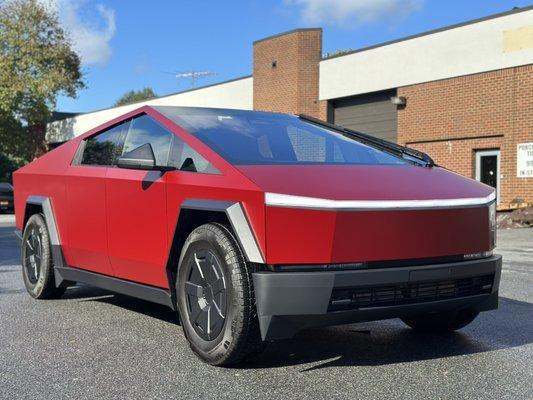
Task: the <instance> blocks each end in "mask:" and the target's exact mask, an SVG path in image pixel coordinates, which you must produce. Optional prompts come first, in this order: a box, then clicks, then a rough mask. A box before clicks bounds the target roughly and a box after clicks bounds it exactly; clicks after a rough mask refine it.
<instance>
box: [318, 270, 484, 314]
mask: <svg viewBox="0 0 533 400" xmlns="http://www.w3.org/2000/svg"><path fill="white" fill-rule="evenodd" d="M493 281H494V275H484V276H477V277H473V278H463V279H455V280H445V281H430V282H417V283H401V284H396V285H383V286H366V287H354V288H342V289H334V290H333V293H332V294H331V299H330V302H329V308H328V311H343V310H354V309H359V308H370V307H387V306H397V305H404V304H416V303H424V302H429V301H437V300H446V299H453V298H458V297H468V296H475V295H480V294H489V293H491V290H492V284H493Z"/></svg>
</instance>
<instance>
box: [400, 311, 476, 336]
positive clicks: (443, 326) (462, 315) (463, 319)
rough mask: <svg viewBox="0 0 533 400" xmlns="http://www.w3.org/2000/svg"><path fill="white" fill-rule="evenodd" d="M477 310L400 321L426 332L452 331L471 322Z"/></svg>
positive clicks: (436, 314) (422, 316)
mask: <svg viewBox="0 0 533 400" xmlns="http://www.w3.org/2000/svg"><path fill="white" fill-rule="evenodd" d="M478 314H479V312H477V311H473V310H468V309H466V310H458V311H449V312H442V313H435V314H427V315H420V316H417V317H411V318H402V321H403V322H404V323H405V324H406V325H408V326H410V327H411V328H413V329H414V330H417V331H420V332H427V333H445V332H453V331H456V330H458V329H461V328H464V327H465V326H467V325H468V324H469V323H471V322H472V321H473V320H474V319H475V318H476V317H477V316H478Z"/></svg>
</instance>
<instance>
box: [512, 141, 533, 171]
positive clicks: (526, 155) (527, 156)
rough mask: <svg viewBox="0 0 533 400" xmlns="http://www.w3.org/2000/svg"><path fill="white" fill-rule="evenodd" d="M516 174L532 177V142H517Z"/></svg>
mask: <svg viewBox="0 0 533 400" xmlns="http://www.w3.org/2000/svg"><path fill="white" fill-rule="evenodd" d="M516 176H517V177H519V178H533V143H519V144H518V146H517V150H516Z"/></svg>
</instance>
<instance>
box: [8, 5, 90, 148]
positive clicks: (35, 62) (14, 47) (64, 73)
mask: <svg viewBox="0 0 533 400" xmlns="http://www.w3.org/2000/svg"><path fill="white" fill-rule="evenodd" d="M84 86H85V85H84V82H83V80H82V74H81V71H80V59H79V57H78V55H77V54H76V53H75V52H74V50H73V49H72V44H71V42H70V40H69V38H68V37H67V35H66V33H65V32H64V30H63V28H62V27H61V26H60V24H59V22H58V18H57V15H56V13H55V11H53V10H52V9H51V8H49V7H47V6H46V5H45V2H43V1H39V0H7V1H0V121H2V122H4V123H5V122H6V121H7V126H5V125H3V124H1V125H0V138H1V139H2V141H1V143H2V149H0V152H1V153H2V154H4V155H6V153H4V148H3V147H4V143H5V142H4V140H8V141H9V142H12V140H10V139H9V138H10V136H11V135H13V132H12V131H10V129H11V128H10V126H11V127H12V125H13V124H15V125H16V124H17V122H14V121H21V122H18V125H19V127H21V126H25V127H27V126H30V127H31V129H26V130H27V133H26V138H27V139H28V140H26V142H27V143H28V144H29V145H30V146H31V147H32V151H31V152H30V153H33V155H37V154H39V153H40V152H41V151H42V150H43V149H45V148H46V145H45V142H44V134H45V132H44V129H45V128H44V127H45V124H46V121H47V120H48V118H49V116H50V114H51V111H52V110H53V109H54V108H55V105H56V98H57V96H58V95H66V96H70V97H75V96H76V92H77V91H78V90H79V89H81V88H83V87H84ZM19 139H20V138H19ZM6 147H10V148H11V150H12V151H14V150H13V149H15V150H16V151H17V152H16V153H14V154H11V155H12V156H15V157H23V156H27V154H26V155H24V154H22V153H20V152H19V151H20V148H17V146H13V143H10V144H9V146H6ZM19 147H20V146H19ZM23 147H24V146H23ZM6 151H7V150H6Z"/></svg>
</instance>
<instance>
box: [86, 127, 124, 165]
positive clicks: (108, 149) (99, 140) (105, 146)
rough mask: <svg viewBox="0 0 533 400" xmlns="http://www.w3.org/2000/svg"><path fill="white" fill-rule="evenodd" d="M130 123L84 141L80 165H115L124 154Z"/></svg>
mask: <svg viewBox="0 0 533 400" xmlns="http://www.w3.org/2000/svg"><path fill="white" fill-rule="evenodd" d="M129 123H130V122H129V121H128V122H124V123H122V124H120V125H117V126H114V127H113V128H110V129H108V130H106V131H104V132H102V133H99V134H98V135H96V136H92V137H90V138H89V139H87V140H85V141H83V142H82V145H81V146H84V147H83V155H82V157H81V160H80V162H79V164H83V165H115V164H116V160H117V157H119V156H120V155H121V154H122V147H123V145H124V136H125V134H126V132H127V129H128V126H129Z"/></svg>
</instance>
